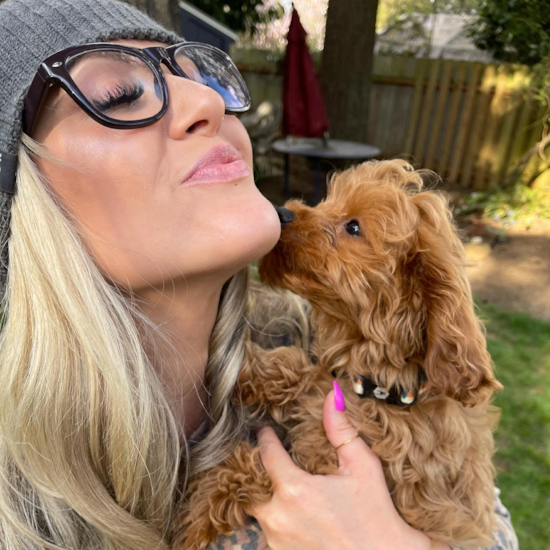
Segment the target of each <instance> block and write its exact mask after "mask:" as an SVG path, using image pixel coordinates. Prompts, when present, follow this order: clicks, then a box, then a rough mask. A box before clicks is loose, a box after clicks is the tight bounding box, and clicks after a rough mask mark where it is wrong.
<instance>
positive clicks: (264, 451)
mask: <svg viewBox="0 0 550 550" xmlns="http://www.w3.org/2000/svg"><path fill="white" fill-rule="evenodd" d="M258 443H259V446H260V457H261V459H262V463H263V465H264V468H265V470H266V472H267V474H268V475H269V477H270V478H271V481H272V482H273V485H274V486H277V485H281V484H282V483H290V482H292V481H293V480H295V479H296V478H297V477H299V476H300V475H302V474H304V475H305V472H304V471H303V470H301V469H300V468H298V466H296V464H294V462H293V460H292V458H291V457H290V455H289V454H288V453H287V451H286V449H285V448H284V447H283V444H282V443H281V441H280V440H279V438H278V437H277V434H276V433H275V430H273V428H268V427H266V428H262V429H261V430H259V432H258Z"/></svg>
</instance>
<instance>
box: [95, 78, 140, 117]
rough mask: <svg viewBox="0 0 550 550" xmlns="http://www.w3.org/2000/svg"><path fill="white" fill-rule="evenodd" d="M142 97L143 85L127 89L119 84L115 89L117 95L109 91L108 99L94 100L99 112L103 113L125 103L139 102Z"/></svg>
mask: <svg viewBox="0 0 550 550" xmlns="http://www.w3.org/2000/svg"><path fill="white" fill-rule="evenodd" d="M116 94H118V95H116ZM142 95H143V84H139V85H136V86H133V87H132V88H127V87H126V86H121V85H120V84H119V85H117V87H116V89H115V95H113V94H111V92H110V91H109V90H107V97H106V98H105V99H101V100H94V105H95V107H96V108H97V110H98V111H100V112H102V111H106V110H107V109H112V108H113V107H116V106H118V105H121V104H123V103H128V104H129V103H132V102H133V101H137V100H138V99H139V98H140V97H141V96H142Z"/></svg>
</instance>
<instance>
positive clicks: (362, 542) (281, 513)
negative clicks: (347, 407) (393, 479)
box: [253, 384, 450, 550]
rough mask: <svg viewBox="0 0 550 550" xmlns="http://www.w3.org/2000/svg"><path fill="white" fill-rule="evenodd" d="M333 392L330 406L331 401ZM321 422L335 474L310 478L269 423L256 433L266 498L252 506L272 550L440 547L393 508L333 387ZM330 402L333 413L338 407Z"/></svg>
mask: <svg viewBox="0 0 550 550" xmlns="http://www.w3.org/2000/svg"><path fill="white" fill-rule="evenodd" d="M335 391H336V404H335ZM335 391H331V392H330V393H329V394H328V396H327V398H326V401H325V406H324V410H323V422H324V426H325V431H326V433H327V437H328V439H329V441H330V443H331V444H332V445H333V446H334V447H338V445H341V444H342V443H343V442H344V441H347V440H349V439H351V441H349V443H346V444H345V445H341V446H340V447H339V448H338V449H337V453H338V460H339V469H338V475H310V474H308V473H307V472H305V471H304V470H301V469H300V468H298V466H296V465H295V464H294V462H293V461H292V459H291V457H290V455H289V454H288V453H287V452H286V450H285V449H284V447H283V446H282V444H281V442H280V441H279V439H278V438H277V436H276V435H275V432H274V431H273V430H272V429H270V428H264V429H262V430H261V432H260V433H259V434H258V439H259V443H260V448H261V451H260V453H261V457H262V462H263V464H264V467H265V469H266V471H267V473H268V475H269V476H270V478H271V480H272V481H273V487H274V494H273V498H272V499H271V500H270V501H269V502H267V503H264V504H261V505H258V506H256V507H255V508H254V509H253V514H254V516H255V517H256V519H257V520H258V521H259V523H260V525H261V527H262V530H263V531H264V533H265V536H266V539H267V542H268V544H269V547H270V548H271V549H272V550H283V549H284V550H292V549H299V550H308V549H311V550H320V549H329V550H347V549H349V550H358V549H364V550H402V549H403V550H405V549H407V550H416V549H418V550H428V549H431V550H435V549H438V550H444V549H449V548H450V547H449V546H448V545H446V544H443V543H438V542H435V541H432V540H431V539H430V538H429V537H428V536H426V535H425V534H424V533H421V532H420V531H416V530H415V529H413V528H412V527H411V526H409V525H408V524H407V523H406V522H405V521H404V520H403V519H402V518H401V516H400V515H399V514H398V512H397V510H396V509H395V506H394V505H393V502H392V499H391V496H390V493H389V490H388V486H387V484H386V480H385V478H384V473H383V470H382V465H381V463H380V459H379V458H378V457H377V456H376V455H375V454H374V453H373V452H372V451H371V449H370V448H369V447H368V445H367V444H366V443H365V442H364V441H363V440H362V439H361V438H360V437H355V436H356V435H357V430H356V429H355V428H354V427H353V426H352V425H351V423H350V421H349V420H348V418H347V416H346V414H345V412H344V399H343V395H342V393H341V390H340V388H339V387H337V384H336V385H335ZM336 405H338V408H339V409H340V410H337V408H336Z"/></svg>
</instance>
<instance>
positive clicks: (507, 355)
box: [479, 305, 550, 550]
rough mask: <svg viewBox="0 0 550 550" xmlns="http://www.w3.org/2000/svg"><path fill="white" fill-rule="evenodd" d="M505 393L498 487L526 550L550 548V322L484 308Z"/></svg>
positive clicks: (499, 432) (498, 400) (499, 434)
mask: <svg viewBox="0 0 550 550" xmlns="http://www.w3.org/2000/svg"><path fill="white" fill-rule="evenodd" d="M479 313H480V314H481V316H482V317H483V318H484V319H485V321H486V326H487V336H488V347H489V351H490V352H491V355H492V357H493V360H494V362H495V367H496V375H497V378H498V380H499V381H500V382H501V383H502V384H503V385H504V390H503V391H501V392H500V393H499V394H497V396H496V399H495V405H497V406H499V407H501V409H502V416H501V421H500V425H499V428H498V430H497V432H496V434H495V437H496V442H497V449H498V450H497V454H496V457H495V463H496V465H497V469H498V478H497V485H498V486H499V487H500V489H501V490H502V494H501V499H502V502H503V504H504V505H505V506H506V507H507V508H508V509H509V510H510V513H511V514H512V522H513V524H514V528H515V530H516V533H517V534H518V538H519V543H520V548H521V550H549V549H550V323H548V322H542V321H538V320H535V319H532V318H531V317H529V316H528V315H521V314H517V313H508V312H505V311H502V310H500V309H498V308H496V307H494V306H489V305H480V312H479Z"/></svg>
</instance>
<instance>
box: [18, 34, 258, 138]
mask: <svg viewBox="0 0 550 550" xmlns="http://www.w3.org/2000/svg"><path fill="white" fill-rule="evenodd" d="M162 62H165V63H166V64H167V65H168V67H169V69H170V71H171V72H172V73H173V74H175V75H178V76H182V77H183V78H187V79H189V80H193V81H194V82H199V83H200V84H204V85H205V86H208V87H209V88H212V89H213V90H215V91H216V92H218V93H219V94H220V95H221V96H222V98H223V100H224V102H225V112H226V113H229V114H237V113H242V112H244V111H247V110H248V109H249V108H250V103H251V101H250V94H249V92H248V88H247V87H246V84H245V82H244V80H243V78H242V76H241V74H240V73H239V70H238V69H237V67H236V66H235V64H234V63H233V61H232V60H231V58H230V57H229V56H228V55H227V54H226V53H224V52H223V51H221V50H219V49H218V48H215V47H214V46H210V45H208V44H202V43H199V42H183V43H181V44H175V45H173V46H169V47H167V48H164V47H161V46H154V47H150V48H144V49H140V48H134V47H131V46H124V45H122V44H112V43H109V42H95V43H90V44H85V45H83V46H73V47H70V48H66V49H64V50H61V51H59V52H56V53H55V54H53V55H51V56H50V57H48V58H47V59H45V60H44V61H43V62H42V63H41V65H40V67H39V69H38V71H37V73H36V76H35V78H34V80H33V82H32V84H31V86H30V88H29V91H28V93H27V96H26V98H25V105H24V116H23V130H24V131H25V132H26V133H27V134H30V133H31V132H32V130H33V128H34V125H35V123H36V120H37V116H38V113H39V112H40V109H41V108H42V106H43V104H44V101H45V100H46V97H47V95H48V94H47V92H48V88H49V87H50V86H52V85H53V84H52V82H53V83H54V84H57V85H58V86H61V88H63V89H64V90H65V91H66V92H67V93H68V94H69V96H70V97H71V98H72V99H73V100H74V101H75V102H76V103H77V104H78V105H79V106H80V107H81V108H82V109H83V110H84V111H85V112H86V113H87V114H88V115H89V116H90V117H92V118H93V119H94V120H96V121H97V122H99V123H100V124H103V125H104V126H108V127H110V128H117V129H127V128H128V129H129V128H140V127H142V126H147V125H149V124H153V123H154V122H156V121H157V120H159V119H160V118H161V117H162V116H163V115H164V113H165V112H166V109H167V108H168V87H167V85H166V80H165V78H164V73H163V71H162V67H161V63H162Z"/></svg>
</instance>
